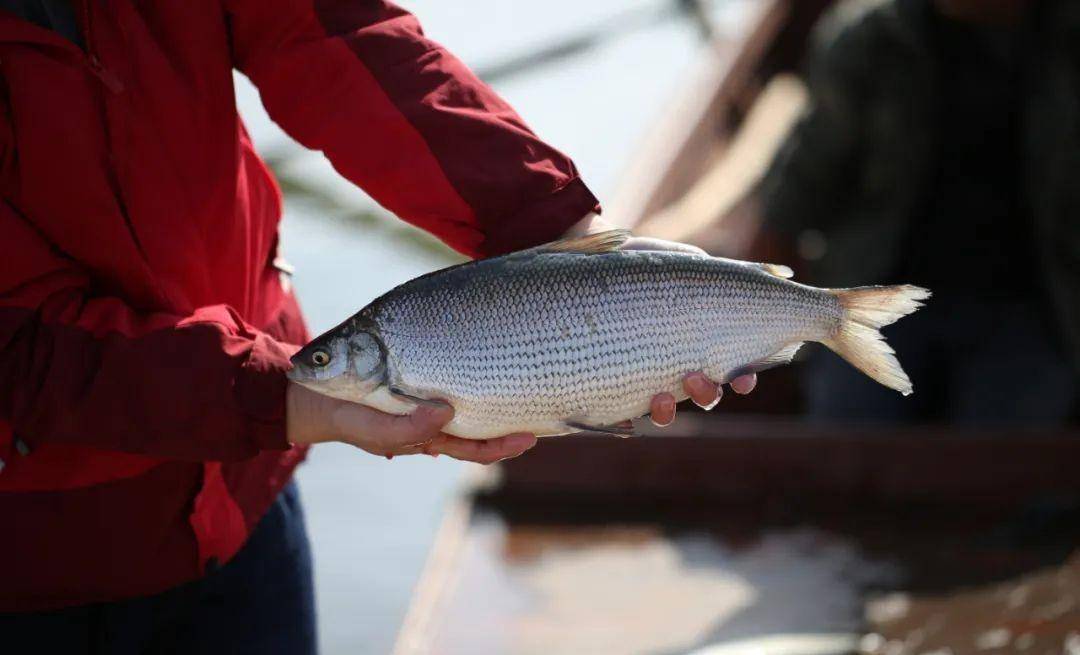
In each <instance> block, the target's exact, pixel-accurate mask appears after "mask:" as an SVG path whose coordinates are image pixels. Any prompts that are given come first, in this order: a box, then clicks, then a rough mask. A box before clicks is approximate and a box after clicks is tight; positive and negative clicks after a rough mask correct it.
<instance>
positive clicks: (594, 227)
mask: <svg viewBox="0 0 1080 655" xmlns="http://www.w3.org/2000/svg"><path fill="white" fill-rule="evenodd" d="M614 227H615V226H614V225H612V224H611V223H609V222H607V221H605V220H604V219H603V218H601V217H600V216H599V215H597V214H591V213H590V214H588V215H587V216H586V217H585V218H583V219H581V220H580V221H578V222H577V223H575V224H574V225H573V226H572V227H571V228H570V229H569V230H567V231H566V234H565V235H564V236H567V237H573V236H582V235H585V234H592V233H594V232H603V231H605V230H610V229H613V228H614ZM622 249H623V250H666V251H670V252H685V253H689V254H692V255H707V254H708V253H706V252H705V251H704V250H702V249H701V248H698V247H697V246H692V245H690V244H688V243H679V242H678V241H667V240H665V239H654V238H652V237H638V236H631V237H630V238H629V239H628V240H627V241H626V243H624V244H623V246H622ZM755 386H757V374H756V373H750V374H748V375H740V376H739V377H737V378H735V379H734V380H732V381H731V390H732V391H734V392H735V393H737V394H748V393H750V392H751V391H753V390H754V387H755ZM683 391H685V392H686V395H688V396H690V398H691V400H693V401H694V403H695V404H696V405H697V406H698V407H701V408H702V409H706V410H709V409H712V408H713V407H715V406H716V403H718V402H720V397H721V396H723V392H724V390H723V387H721V386H720V385H718V384H716V383H715V382H713V381H712V380H710V379H709V378H707V377H705V374H704V373H701V372H700V371H697V372H694V373H690V374H689V375H687V376H686V377H685V378H683ZM649 418H651V419H652V422H653V423H654V424H655V425H657V426H659V427H663V426H665V425H670V424H671V422H672V421H674V420H675V397H674V396H672V395H671V394H670V393H661V394H657V395H656V396H654V397H653V399H652V403H650V405H649Z"/></svg>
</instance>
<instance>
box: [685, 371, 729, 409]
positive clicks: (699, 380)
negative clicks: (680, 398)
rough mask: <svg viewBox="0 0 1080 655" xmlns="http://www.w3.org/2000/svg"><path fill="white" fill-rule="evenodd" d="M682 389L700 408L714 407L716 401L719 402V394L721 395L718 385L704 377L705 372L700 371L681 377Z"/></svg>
mask: <svg viewBox="0 0 1080 655" xmlns="http://www.w3.org/2000/svg"><path fill="white" fill-rule="evenodd" d="M683 391H685V392H686V395H688V396H690V399H691V400H693V401H694V404H695V405H697V406H698V407H701V408H702V409H712V408H713V407H716V403H718V402H720V396H722V395H723V390H722V389H721V388H720V385H718V384H716V383H715V382H713V381H712V380H710V379H709V378H707V377H705V374H704V373H702V372H700V371H697V372H694V373H690V374H689V375H687V376H686V377H685V378H683Z"/></svg>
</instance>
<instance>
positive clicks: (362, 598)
mask: <svg viewBox="0 0 1080 655" xmlns="http://www.w3.org/2000/svg"><path fill="white" fill-rule="evenodd" d="M405 4H406V6H407V7H408V8H409V9H411V10H412V11H414V12H415V13H416V14H417V15H418V16H419V17H420V18H421V20H422V21H423V23H424V26H425V30H426V32H427V34H428V35H429V36H431V37H432V38H434V39H436V40H438V41H440V42H441V43H443V44H444V45H445V46H447V47H448V48H449V49H450V50H452V51H453V52H455V53H457V54H458V56H460V57H461V58H462V59H463V60H465V61H466V62H467V63H468V64H470V65H472V66H477V67H481V66H483V65H485V64H489V63H493V62H495V61H498V60H500V59H502V58H504V57H505V56H507V55H509V54H517V53H520V52H523V51H528V50H529V49H530V48H532V47H533V46H535V45H543V44H545V43H548V42H550V41H551V40H553V39H557V38H558V37H559V36H560V35H561V34H566V33H568V32H572V31H574V30H576V29H579V28H581V27H586V26H591V25H594V24H597V23H599V22H601V21H603V20H604V19H605V18H606V17H610V16H615V15H618V14H622V13H623V12H625V11H627V10H632V9H635V8H648V7H653V6H658V3H657V2H648V1H629V0H590V1H589V2H580V1H572V0H547V1H546V2H515V3H507V2H499V1H498V0H470V1H467V2H456V3H447V2H436V1H435V0H416V1H414V2H406V3H405ZM729 4H731V3H729ZM742 4H744V5H745V4H746V2H745V1H744V2H743V3H742ZM700 47H702V46H701V43H700V40H699V38H698V36H697V31H696V27H695V26H694V25H692V24H690V23H689V22H688V21H685V20H671V21H666V22H660V23H657V24H655V25H652V26H649V27H647V28H645V29H642V30H640V31H636V32H633V33H630V34H628V35H626V36H624V37H619V38H614V39H612V40H610V41H609V42H607V43H606V44H605V45H604V46H603V47H601V48H599V49H597V50H594V51H591V52H589V53H588V54H587V55H585V56H583V57H579V58H576V59H573V60H570V61H568V62H565V63H560V64H557V65H553V66H550V67H544V68H541V69H538V70H536V71H535V72H533V73H530V74H528V75H524V76H520V77H517V78H513V79H508V80H506V81H505V82H504V83H502V84H499V85H498V86H497V89H498V90H499V92H500V93H502V94H503V96H504V97H506V98H507V99H508V100H509V101H510V102H511V104H513V105H514V106H515V108H516V109H517V110H518V112H519V113H520V114H521V115H522V116H523V117H524V118H525V119H526V121H527V122H528V123H529V124H530V126H531V127H532V128H533V129H534V130H535V131H536V132H537V133H539V134H540V135H541V136H542V137H543V138H544V139H545V140H547V141H549V142H550V143H552V144H554V145H556V146H557V147H559V148H560V149H562V150H564V151H565V152H567V153H569V154H571V156H573V158H574V160H575V162H576V163H577V165H578V167H579V168H580V170H581V171H582V173H583V176H584V178H585V180H586V181H587V182H588V184H589V185H590V187H591V188H592V189H593V191H594V192H595V193H596V194H597V195H598V196H599V197H600V198H601V200H603V197H604V195H605V194H606V193H609V192H610V191H611V189H612V188H613V187H614V184H615V182H616V180H617V178H618V175H619V172H620V171H621V170H622V169H623V168H624V167H625V166H626V164H627V162H628V160H629V158H630V157H631V155H632V153H633V151H634V148H635V147H636V146H637V144H638V143H639V142H640V140H641V138H642V136H643V135H644V133H645V131H646V129H647V128H648V126H649V124H650V123H651V122H652V121H653V120H654V119H655V118H657V117H658V116H659V115H660V114H661V113H662V112H663V111H664V110H665V105H666V103H667V101H668V98H669V97H670V96H671V94H672V92H673V91H674V90H675V89H676V88H677V86H678V83H679V81H680V79H681V78H682V77H683V75H684V73H685V72H686V71H687V70H688V68H689V67H690V66H691V65H692V64H693V61H694V59H695V55H696V53H697V52H698V51H699V48H700ZM237 95H238V101H239V103H240V106H241V111H242V113H243V115H244V117H245V120H246V121H247V124H248V127H249V129H250V131H251V134H252V138H253V139H254V141H255V143H256V145H257V146H258V148H259V149H260V151H262V152H263V153H268V154H272V155H274V156H276V157H284V158H287V159H289V164H288V167H289V171H290V173H295V174H297V175H299V176H301V177H303V178H304V179H305V180H307V181H310V182H311V183H312V184H314V185H316V186H318V187H319V188H320V189H323V190H324V191H325V193H326V194H327V195H328V196H330V197H332V198H334V200H335V201H336V202H338V203H340V204H342V205H345V206H349V207H356V208H360V209H364V208H373V207H374V203H373V202H372V201H371V200H370V199H369V198H368V197H367V196H366V195H364V194H363V193H362V192H361V191H359V190H357V189H355V188H354V187H352V186H351V185H350V184H349V183H347V182H345V181H343V180H341V178H340V177H338V176H337V174H336V173H335V172H334V171H333V169H332V168H331V167H330V166H329V164H328V163H327V162H326V161H325V159H324V158H323V157H322V156H321V155H319V154H317V153H305V152H304V151H302V150H301V149H300V148H299V147H298V146H296V145H295V144H293V143H292V142H291V141H290V140H289V139H288V137H286V136H285V135H284V134H282V133H281V131H280V130H278V129H277V127H276V126H275V125H274V124H273V123H272V122H271V121H270V120H269V118H268V117H267V116H266V115H265V112H263V110H262V107H261V105H260V104H259V101H258V94H257V92H256V91H255V90H254V89H253V88H252V86H251V85H250V83H248V82H247V80H246V79H244V78H243V77H240V76H238V77H237ZM318 213H319V212H318V211H317V210H314V209H313V208H312V206H311V205H307V204H304V203H302V202H298V201H296V200H295V199H287V202H286V219H285V224H284V227H283V245H284V251H285V254H286V256H287V257H288V259H289V260H290V261H291V262H292V263H293V264H294V265H295V266H296V268H297V274H296V277H295V280H294V283H295V285H296V289H297V293H298V295H299V297H300V301H301V304H302V306H303V307H304V309H305V312H306V315H307V317H308V320H309V324H310V326H311V328H312V330H314V331H315V332H320V331H322V330H324V329H326V328H328V327H330V326H332V325H334V324H336V323H337V322H338V321H340V320H341V319H342V318H344V317H346V316H348V315H350V314H352V313H353V312H355V311H356V310H357V309H358V308H359V307H361V306H363V305H364V304H366V303H367V302H368V301H370V300H371V299H372V298H374V297H375V296H377V295H378V294H380V293H382V292H383V291H385V290H387V289H389V288H390V287H392V286H394V285H396V284H398V283H400V282H403V281H405V280H407V279H409V278H411V277H414V276H416V275H419V274H421V273H424V272H426V271H428V270H432V269H435V268H439V267H441V266H444V265H446V264H447V263H448V262H449V261H451V260H450V259H449V255H448V254H444V253H439V252H437V251H433V250H431V249H430V248H423V247H419V246H417V245H416V243H415V241H414V240H412V239H409V238H402V232H401V231H400V230H391V229H387V228H386V227H385V226H381V225H375V226H373V227H371V228H370V229H368V230H366V231H361V230H359V229H357V228H356V227H355V226H350V225H348V224H345V223H342V222H340V221H333V220H326V217H325V216H320V215H318ZM388 220H389V219H388ZM405 236H408V235H407V233H406V235H405ZM463 466H464V465H462V464H461V463H458V462H454V461H453V460H450V459H448V458H445V457H441V458H439V459H437V460H432V459H430V458H426V457H410V458H395V459H394V460H393V461H386V460H385V459H382V458H377V457H372V456H370V455H367V454H365V453H362V452H359V451H357V450H355V449H352V448H350V447H346V446H341V445H323V446H319V447H317V448H315V449H313V451H312V454H311V456H310V458H309V460H308V463H307V464H306V465H305V466H304V467H302V468H301V470H300V472H299V479H300V485H301V490H302V493H303V495H304V498H305V503H306V506H307V512H308V521H309V528H310V531H311V538H312V542H313V547H314V553H315V563H316V584H317V589H318V606H319V633H320V639H321V643H322V647H323V652H325V653H330V654H337V653H350V654H354V653H355V654H362V653H386V652H388V651H389V650H390V647H391V644H392V643H393V639H394V635H395V633H396V631H397V629H398V626H399V624H400V622H401V619H402V618H403V616H404V613H405V609H406V607H407V604H408V601H409V596H410V593H411V590H412V587H413V585H414V584H415V582H416V579H417V577H418V575H419V573H420V570H421V567H422V565H423V562H424V559H425V557H426V554H427V550H428V547H429V545H430V542H431V539H432V536H433V534H434V531H435V529H436V527H437V524H438V520H439V517H440V512H441V509H442V506H443V503H444V502H445V500H446V498H447V497H448V495H449V494H450V493H451V492H452V490H453V488H454V486H455V484H457V482H458V480H459V478H460V476H461V473H462V471H463Z"/></svg>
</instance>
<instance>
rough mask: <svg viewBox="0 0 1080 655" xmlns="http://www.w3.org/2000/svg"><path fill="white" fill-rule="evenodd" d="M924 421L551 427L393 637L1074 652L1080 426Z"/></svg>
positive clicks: (556, 648)
mask: <svg viewBox="0 0 1080 655" xmlns="http://www.w3.org/2000/svg"><path fill="white" fill-rule="evenodd" d="M915 432H916V431H915V430H912V429H908V430H889V431H887V432H884V433H882V434H875V435H873V436H872V437H871V435H869V434H865V433H863V432H861V431H859V430H858V429H849V430H846V431H844V430H836V429H830V430H826V429H824V428H817V429H815V428H811V427H806V426H800V425H799V424H797V423H792V422H785V421H776V420H764V419H763V420H751V419H746V420H739V421H731V420H715V419H709V418H706V417H703V416H701V415H693V416H690V417H685V418H684V419H683V420H682V421H681V422H680V423H679V424H678V426H677V428H676V430H675V436H670V437H648V436H647V437H639V438H635V439H631V440H626V441H619V440H617V439H615V438H612V437H598V436H597V437H592V436H584V437H575V438H569V439H553V440H550V441H547V442H544V443H542V444H541V445H540V446H538V447H537V448H536V450H535V451H534V452H533V453H532V454H530V456H529V457H526V458H519V459H518V460H513V461H511V462H508V463H507V465H506V466H504V468H503V469H502V470H501V472H500V474H499V476H498V478H499V479H491V478H486V479H484V480H482V481H480V482H479V483H476V484H473V485H472V486H470V488H469V489H468V490H466V491H465V492H464V493H463V494H462V496H461V497H460V498H459V499H458V502H457V504H456V505H455V506H454V508H453V509H452V510H451V511H450V512H449V514H448V516H447V519H446V523H445V524H444V526H443V529H442V533H441V535H440V539H439V542H438V543H437V544H436V548H435V549H434V551H433V557H432V560H431V562H430V563H429V568H428V571H427V572H426V573H425V576H424V579H423V581H422V583H421V585H420V587H419V589H418V591H417V595H416V597H415V601H414V605H413V607H412V611H411V614H410V616H409V619H408V620H407V622H406V625H405V628H404V630H403V632H402V635H401V639H400V641H399V644H398V650H397V652H398V653H399V654H402V655H403V654H405V653H410V654H412V653H446V654H456V653H469V654H471V655H483V654H486V653H491V654H496V653H498V654H521V655H531V654H534V653H536V654H540V653H590V654H597V655H600V654H605V653H611V654H616V653H618V654H627V653H649V654H674V653H695V654H699V655H706V654H707V655H730V654H735V653H754V654H755V655H760V654H765V655H768V654H769V653H784V654H790V655H810V654H814V653H818V654H832V653H850V652H866V653H875V654H876V653H881V654H883V655H884V654H888V655H901V654H904V653H913V654H914V653H931V652H936V653H939V654H944V653H946V652H950V653H953V655H960V654H961V653H980V654H981V653H992V652H1014V651H1024V652H1032V653H1040V654H1041V653H1050V652H1052V653H1063V652H1070V653H1071V652H1080V650H1076V651H1068V650H1067V645H1069V644H1071V647H1073V648H1076V649H1080V556H1078V555H1076V554H1074V553H1073V549H1074V548H1075V547H1076V544H1077V543H1080V541H1078V538H1080V521H1078V520H1077V519H1080V503H1078V502H1077V499H1078V498H1080V480H1078V478H1080V476H1077V475H1076V474H1075V469H1076V462H1078V461H1080V459H1078V455H1080V439H1078V438H1076V437H1077V435H1076V433H1075V432H1072V433H1069V432H1065V433H1062V432H1060V431H1058V432H1031V433H1030V434H1025V435H1016V434H1012V435H1004V434H960V433H955V432H950V433H948V434H935V433H933V430H928V429H924V430H920V431H917V432H918V434H915ZM717 434H724V435H725V436H715V435H717ZM708 435H712V436H708ZM673 440H679V443H672V441H673ZM1070 558H1071V559H1070ZM1070 640H1071V641H1070ZM946 648H947V649H949V650H947V651H946V650H943V649H946Z"/></svg>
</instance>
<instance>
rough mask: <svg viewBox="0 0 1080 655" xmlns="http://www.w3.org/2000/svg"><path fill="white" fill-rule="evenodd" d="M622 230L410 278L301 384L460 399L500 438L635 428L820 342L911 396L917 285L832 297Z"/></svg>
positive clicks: (318, 351)
mask: <svg viewBox="0 0 1080 655" xmlns="http://www.w3.org/2000/svg"><path fill="white" fill-rule="evenodd" d="M628 238H629V233H628V232H627V231H625V230H621V229H614V230H608V231H604V232H599V233H595V234H590V235H587V236H583V237H577V238H571V239H565V240H561V241H555V242H552V243H549V244H546V245H542V246H538V247H535V248H530V249H527V250H521V251H517V252H514V253H510V254H507V255H503V256H498V257H492V258H488V259H480V260H476V261H472V262H467V263H464V264H460V265H457V266H452V267H450V268H446V269H442V270H439V271H436V272H434V273H429V274H427V275H424V276H421V277H418V278H416V279H413V280H410V281H408V282H406V283H404V284H402V285H400V286H398V287H396V288H394V289H393V290H391V291H389V292H388V293H386V294H384V295H382V296H380V297H379V298H377V299H376V300H374V301H373V302H371V303H370V304H369V305H367V306H365V307H364V308H363V309H361V310H360V311H359V312H357V313H356V314H355V315H353V316H352V317H350V318H349V319H347V320H346V321H344V322H343V323H341V324H340V325H338V326H337V327H335V328H333V329H332V330H330V331H328V332H326V333H325V334H323V335H321V336H319V337H317V338H316V339H314V340H313V341H311V342H310V343H309V344H307V345H306V346H304V347H303V348H302V349H301V350H299V351H298V352H297V353H296V354H295V355H294V356H293V358H292V364H293V368H292V369H291V370H290V371H289V373H288V374H287V375H288V377H289V379H290V380H292V381H293V382H295V383H297V384H300V385H303V386H305V387H307V388H309V389H311V390H313V391H316V392H318V393H322V394H325V395H328V396H332V397H334V398H338V399H342V400H347V401H351V402H356V403H361V404H363V405H367V406H369V407H373V408H375V409H378V410H381V411H384V412H389V413H393V414H398V415H403V414H408V413H411V412H412V411H414V410H415V409H416V407H417V406H419V405H422V404H424V403H430V402H447V403H449V404H450V405H452V406H453V408H454V417H453V420H451V421H450V423H448V424H447V425H446V426H445V428H444V432H446V433H447V434H451V435H454V436H458V437H464V438H469V439H488V438H492V437H496V436H499V435H504V434H509V433H514V432H531V433H533V434H536V435H537V436H551V435H560V434H569V433H575V432H583V431H598V432H610V433H615V434H621V433H625V432H626V431H627V429H626V428H625V427H620V426H621V425H622V424H625V422H626V421H628V420H629V419H633V418H638V417H641V416H644V415H646V414H647V413H648V411H649V406H650V401H651V399H652V398H653V396H655V395H656V394H659V393H663V392H667V393H670V394H672V395H673V396H674V397H675V398H676V399H677V400H685V399H686V397H687V396H686V393H685V392H684V390H683V387H682V379H683V377H684V376H685V375H686V374H687V373H690V372H693V371H703V372H704V373H705V374H706V375H707V376H709V378H710V379H712V380H715V381H717V382H720V383H725V382H728V381H730V380H732V379H734V378H735V377H738V376H740V375H743V374H747V373H756V372H760V371H764V370H766V369H769V368H772V367H774V366H780V365H783V364H787V363H789V362H790V361H791V360H792V358H793V357H794V356H795V353H796V352H797V351H798V349H799V348H800V347H801V346H802V345H803V344H804V343H806V342H807V341H815V342H819V343H822V344H824V345H825V346H826V347H828V348H829V349H831V350H832V351H834V352H835V353H836V354H838V355H839V356H840V357H842V358H844V359H845V360H847V361H848V362H849V363H850V364H852V365H853V366H854V367H855V368H857V369H858V370H860V371H862V372H863V373H865V374H866V375H868V376H869V377H871V378H872V379H874V380H876V381H877V382H879V383H881V384H883V385H884V386H886V387H889V388H890V389H895V390H896V391H899V392H900V393H902V394H904V395H908V394H910V393H911V392H912V390H913V389H912V384H911V381H910V380H909V378H908V376H907V374H906V373H905V372H904V370H903V368H902V367H901V365H900V363H899V361H898V360H897V359H896V356H895V353H894V351H893V350H892V348H890V347H889V345H888V344H887V343H886V342H885V340H884V338H883V336H882V335H881V333H880V331H879V329H880V328H881V327H883V326H885V325H888V324H890V323H893V322H895V321H896V320H898V319H900V318H901V317H903V316H906V315H908V314H910V313H912V312H914V311H915V310H917V309H918V308H919V307H920V306H922V304H923V303H922V301H924V300H925V299H927V298H928V297H929V296H930V292H929V291H928V290H927V289H924V288H921V287H917V286H912V285H897V286H867V287H855V288H849V289H823V288H817V287H813V286H808V285H805V284H800V283H798V282H795V281H793V280H791V279H790V278H791V277H792V272H791V269H790V268H788V267H786V266H782V265H775V264H763V263H754V262H744V261H739V260H734V259H725V258H720V257H712V256H709V255H705V254H700V255H698V254H692V253H685V252H672V251H660V250H651V251H650V250H630V249H621V246H622V245H623V244H624V243H625V242H626V240H627V239H628Z"/></svg>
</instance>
